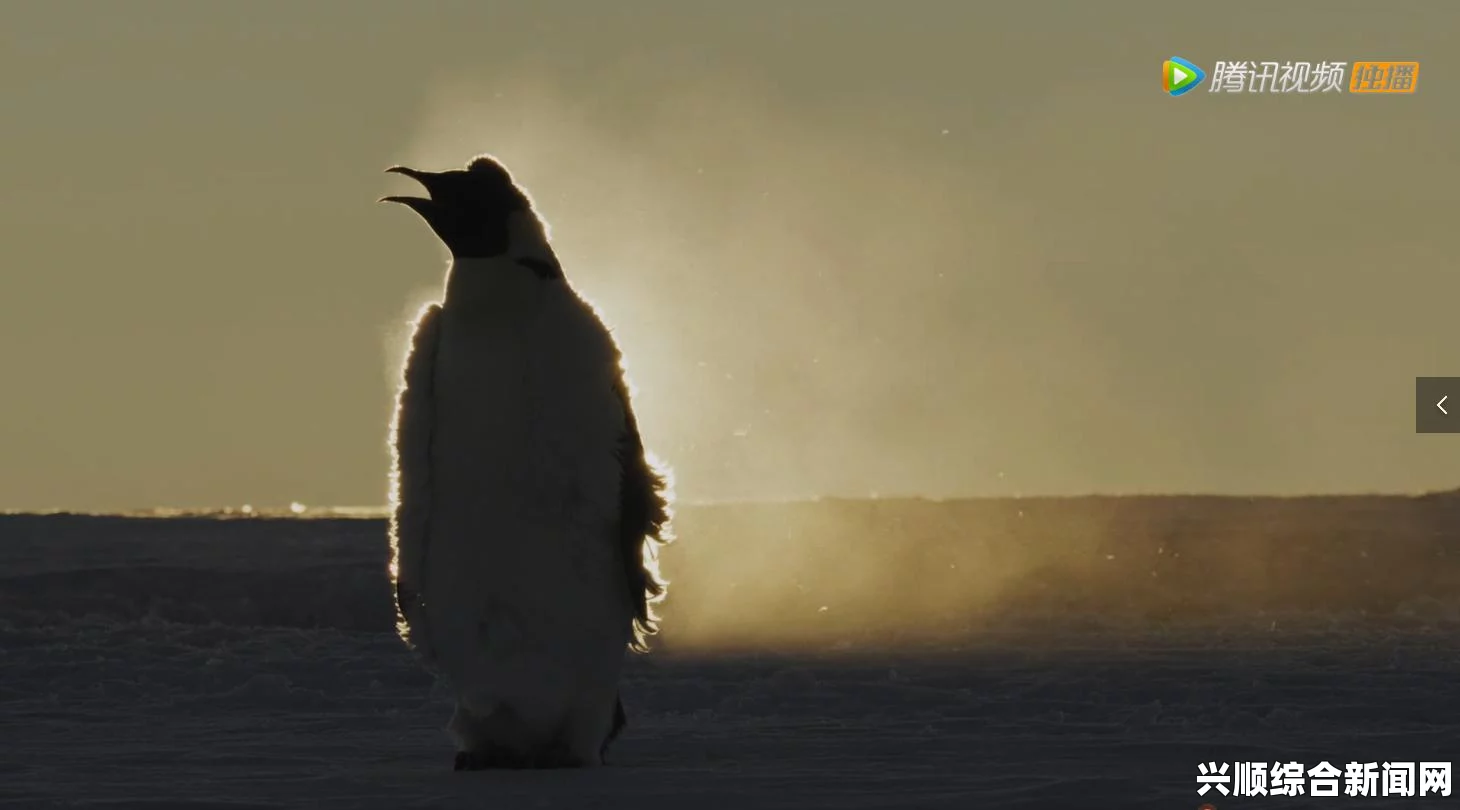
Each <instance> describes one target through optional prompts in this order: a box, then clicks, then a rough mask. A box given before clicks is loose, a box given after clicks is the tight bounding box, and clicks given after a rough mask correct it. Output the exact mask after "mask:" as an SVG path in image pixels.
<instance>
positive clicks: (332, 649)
mask: <svg viewBox="0 0 1460 810" xmlns="http://www.w3.org/2000/svg"><path fill="white" fill-rule="evenodd" d="M383 533H384V528H383V524H382V523H381V522H380V521H378V520H323V519H321V520H307V519H300V520H262V519H250V520H226V521H225V520H210V519H202V518H175V519H165V520H137V519H123V518H99V517H97V518H93V517H77V516H4V517H0V805H3V806H6V807H36V808H43V807H105V808H154V807H155V808H187V807H198V808H210V807H213V808H232V809H234V810H237V809H238V808H254V807H258V808H281V807H301V808H315V807H317V808H376V807H380V808H402V807H442V808H455V807H462V808H465V807H472V808H554V807H556V808H646V807H667V808H681V807H682V808H691V810H712V809H714V808H822V807H824V808H960V810H961V809H962V808H1050V810H1055V808H1066V807H1090V808H1097V809H1098V810H1105V808H1109V810H1115V808H1147V807H1148V808H1195V807H1197V806H1198V805H1199V804H1200V803H1201V802H1203V801H1211V802H1212V803H1213V804H1214V805H1215V806H1216V807H1218V808H1228V807H1274V808H1277V807H1313V806H1318V805H1319V804H1321V806H1325V807H1327V806H1334V805H1338V806H1347V805H1352V806H1354V807H1414V808H1424V807H1439V806H1448V805H1449V804H1450V803H1451V802H1454V801H1460V797H1455V798H1451V799H1433V800H1432V799H1426V798H1399V799H1384V798H1348V797H1339V798H1337V799H1325V800H1321V801H1318V800H1315V799H1313V798H1311V797H1303V798H1298V799H1277V798H1259V799H1234V798H1225V797H1220V796H1217V795H1215V794H1213V795H1209V796H1207V797H1198V796H1197V794H1196V778H1195V777H1196V773H1197V763H1198V762H1205V761H1209V760H1214V761H1219V762H1228V761H1233V760H1266V761H1271V760H1275V759H1282V760H1289V759H1291V760H1297V761H1300V762H1304V763H1306V764H1307V765H1308V766H1309V767H1311V766H1312V765H1314V764H1316V763H1317V762H1318V761H1320V760H1327V761H1330V762H1333V763H1335V764H1337V765H1338V767H1340V768H1342V767H1343V764H1344V763H1346V762H1348V761H1351V760H1358V761H1370V760H1372V761H1378V762H1384V761H1389V760H1401V761H1403V760H1408V761H1421V760H1423V761H1429V760H1440V761H1451V760H1460V756H1457V754H1460V719H1457V718H1460V711H1457V709H1460V687H1457V686H1456V685H1455V684H1456V683H1457V678H1456V676H1457V674H1460V638H1457V635H1456V630H1457V629H1460V624H1457V623H1456V622H1455V621H1454V619H1453V618H1452V617H1450V616H1449V614H1445V615H1436V616H1433V617H1431V618H1426V619H1422V620H1415V619H1411V620H1404V621H1401V620H1399V619H1398V618H1394V619H1376V618H1374V617H1354V616H1352V615H1348V614H1345V615H1347V616H1348V617H1347V618H1340V617H1335V616H1329V615H1321V614H1313V613H1312V612H1309V613H1306V614H1297V613H1294V614H1293V615H1281V616H1278V615H1275V614H1265V615H1264V617H1263V619H1262V621H1263V622H1266V623H1267V624H1264V625H1263V626H1262V627H1260V628H1258V629H1259V630H1260V631H1261V632H1245V633H1244V632H1233V631H1232V628H1231V622H1230V621H1229V620H1218V619H1203V620H1195V619H1193V620H1190V621H1187V622H1185V623H1183V624H1180V625H1178V626H1173V625H1171V624H1163V625H1159V626H1158V625H1156V624H1152V625H1151V626H1150V627H1149V628H1148V629H1147V630H1145V631H1141V632H1135V631H1133V630H1132V629H1131V626H1130V625H1129V624H1123V625H1119V626H1117V625H1113V624H1112V625H1110V626H1102V625H1101V624H1100V623H1099V622H1090V621H1087V622H1084V623H1083V624H1082V625H1079V626H1076V625H1071V628H1070V629H1069V630H1067V631H1064V632H1049V631H1047V630H1046V631H1044V632H1041V633H1040V634H1038V635H1037V637H1036V636H1035V635H1034V634H1030V633H1026V632H1024V631H1021V630H1018V629H1016V628H1015V627H1012V626H1011V627H1006V628H1005V629H1003V630H1000V631H997V632H995V631H992V630H989V629H987V628H984V629H981V630H978V631H969V632H970V633H974V632H976V633H977V634H978V637H977V638H971V637H970V638H962V639H959V638H951V637H945V638H942V639H940V640H938V641H936V642H932V643H925V644H923V645H921V646H920V647H913V646H904V647H903V648H902V649H897V650H890V651H883V652H876V651H875V650H874V649H873V648H871V647H867V646H859V647H858V648H857V649H859V650H860V651H858V652H853V651H851V650H848V649H846V647H847V646H848V645H846V644H840V645H837V644H830V643H828V644H825V645H820V646H816V645H807V646H806V647H805V649H804V650H802V651H800V652H785V651H781V652H776V653H771V652H761V653H751V652H741V653H736V654H732V653H726V652H722V653H716V652H713V651H710V650H706V649H702V648H683V647H680V648H676V647H675V645H674V644H672V643H671V642H672V640H673V637H672V635H668V634H667V636H666V643H665V645H664V646H665V649H664V650H663V651H661V652H656V653H655V654H653V655H650V656H648V657H636V658H634V659H633V660H632V662H631V669H630V674H629V676H628V680H627V683H626V686H625V703H626V705H627V707H628V711H629V715H630V726H629V729H628V731H627V732H626V736H625V737H624V738H623V740H622V741H621V742H620V743H619V744H618V745H617V746H616V747H615V748H614V749H613V751H612V760H613V763H612V765H611V767H608V768H605V769H600V770H595V771H579V772H529V773H507V772H495V773H470V774H458V773H453V772H452V771H451V769H450V763H451V756H452V751H451V748H450V744H449V742H448V741H447V739H446V737H445V735H444V733H443V732H442V730H441V727H442V725H443V724H444V723H445V721H446V719H447V717H448V715H449V705H448V702H447V700H446V698H445V696H444V694H443V693H442V691H441V690H440V689H437V688H434V687H433V684H432V682H431V680H430V678H429V677H428V676H427V675H426V674H425V673H424V672H423V671H422V670H421V669H420V668H419V667H418V666H417V665H416V663H415V662H414V660H413V659H412V658H411V657H410V655H409V654H408V653H407V651H406V650H405V649H404V647H403V646H402V645H401V644H400V642H399V641H398V640H397V639H396V637H395V636H394V634H393V633H392V632H391V629H390V621H391V614H390V603H389V596H388V590H387V587H386V584H385V579H384V574H383V570H382V560H383V554H384V549H383V544H384V541H383ZM681 534H684V532H681ZM686 542H688V541H686ZM692 581H693V577H692V576H690V574H689V573H688V572H686V573H685V576H684V577H682V578H681V579H680V580H679V582H680V583H681V587H686V588H688V587H690V586H689V585H688V584H684V583H685V582H691V583H692ZM673 618H674V615H673V613H672V612H671V613H670V615H669V617H668V619H669V621H670V622H671V623H672V622H673ZM1087 618H1088V617H1087ZM1223 621H1226V622H1227V623H1226V624H1223V623H1222V622H1223ZM838 647H841V648H842V649H840V650H838V649H837V648H838Z"/></svg>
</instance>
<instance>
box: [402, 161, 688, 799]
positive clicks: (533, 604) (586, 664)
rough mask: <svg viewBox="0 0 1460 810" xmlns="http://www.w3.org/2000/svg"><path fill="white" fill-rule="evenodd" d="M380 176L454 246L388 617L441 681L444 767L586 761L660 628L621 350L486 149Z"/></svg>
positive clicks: (424, 364)
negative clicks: (623, 684) (455, 163)
mask: <svg viewBox="0 0 1460 810" xmlns="http://www.w3.org/2000/svg"><path fill="white" fill-rule="evenodd" d="M386 171H388V172H394V173H396V174H401V175H405V176H406V177H409V178H411V179H412V180H414V181H416V182H417V183H419V184H420V185H421V186H422V187H423V188H424V189H425V191H426V193H427V196H425V197H405V196H392V197H383V198H381V202H392V203H400V204H402V205H404V206H406V207H408V208H410V209H412V210H413V211H415V213H416V214H417V215H419V216H420V218H421V219H422V220H425V222H426V224H427V225H428V226H429V227H430V228H431V230H432V231H433V232H434V233H435V234H436V236H437V237H439V238H440V240H441V241H442V242H443V243H445V245H446V248H447V250H448V251H450V254H451V260H450V264H449V267H448V269H447V272H446V280H445V289H444V293H443V295H442V297H441V300H440V301H438V302H435V303H431V304H429V305H427V306H425V307H424V308H423V309H422V310H421V312H420V315H419V316H418V318H417V320H416V323H415V329H414V333H413V335H412V337H411V343H410V346H409V349H408V354H407V358H406V360H405V363H404V366H403V369H402V380H401V386H400V389H399V391H398V393H397V397H396V410H395V418H394V423H393V425H392V429H391V438H390V444H391V447H392V456H393V465H392V471H391V488H390V489H391V510H392V511H391V521H390V543H391V552H392V560H391V566H390V573H391V578H392V580H393V582H394V585H395V601H396V608H397V611H398V622H397V627H398V630H399V632H400V634H401V637H402V639H404V640H405V642H406V643H407V645H408V646H409V647H411V648H412V649H413V650H414V651H415V652H416V654H417V656H418V657H419V658H420V659H421V661H422V662H423V663H424V664H425V666H426V667H427V668H428V669H430V670H432V671H433V672H435V673H436V674H437V675H439V676H441V677H443V678H444V680H445V681H447V682H448V683H449V685H450V687H451V689H452V691H453V693H454V695H455V698H456V709H455V713H454V714H453V716H452V718H451V721H450V723H449V724H448V725H447V731H448V733H449V734H450V736H451V737H452V738H453V739H454V740H455V742H456V747H457V754H456V762H455V768H456V770H481V769H486V768H556V767H592V766H598V765H602V764H604V760H605V755H606V752H607V750H608V747H609V744H610V743H612V742H613V740H614V739H615V738H616V737H617V736H618V734H619V732H620V731H621V730H622V729H623V728H624V726H625V724H626V722H627V718H626V716H625V713H624V708H623V702H622V701H621V700H620V697H619V681H620V678H621V675H622V670H623V665H624V658H625V655H626V652H627V651H634V652H646V651H647V644H648V639H649V637H650V636H652V635H654V634H655V633H657V631H658V617H657V616H656V614H655V606H656V605H657V603H658V602H659V601H660V600H661V599H662V598H663V595H664V590H665V582H664V581H663V580H662V579H661V578H660V576H659V573H658V565H657V560H658V549H659V546H660V545H661V544H663V543H665V542H668V541H669V539H670V534H669V526H670V517H671V515H670V494H669V491H668V485H667V475H668V471H667V469H661V468H660V467H659V466H658V465H657V463H655V462H653V461H652V460H651V458H650V457H649V456H648V454H647V452H646V450H645V447H644V442H643V440H642V439H641V437H640V435H639V427H638V423H637V421H636V419H635V417H634V410H633V405H632V402H631V400H630V394H629V388H628V384H627V381H626V379H625V376H624V371H623V365H622V358H621V355H620V352H619V349H618V347H617V345H616V343H615V341H614V339H613V336H612V335H611V334H610V332H609V330H608V328H607V327H606V326H605V325H604V324H603V323H602V321H601V320H600V319H599V317H598V316H597V314H596V313H595V311H594V309H593V307H592V306H590V305H589V304H588V303H587V302H586V301H585V300H584V299H583V298H581V297H580V296H579V295H578V294H577V293H576V292H575V291H574V289H573V287H572V286H571V285H570V284H569V283H568V280H567V279H566V277H565V276H564V275H563V270H562V265H561V264H560V263H559V261H558V258H557V256H556V254H555V253H554V251H553V248H552V245H551V243H550V241H549V239H548V230H547V227H546V224H545V223H544V222H543V221H542V220H541V219H539V217H538V215H537V213H536V211H535V208H534V205H533V202H532V200H531V198H530V197H529V196H528V194H527V193H526V192H525V191H524V190H523V189H522V188H521V187H520V186H519V185H518V184H517V183H516V182H515V181H514V179H513V177H512V175H511V174H510V173H509V172H508V170H507V169H506V168H505V167H504V166H503V165H502V164H501V163H500V162H498V161H497V160H496V159H494V158H492V157H490V156H485V155H483V156H480V157H477V158H475V159H473V160H472V161H471V162H470V163H469V164H467V166H466V168H465V169H457V170H450V171H439V172H433V171H420V170H416V169H411V168H406V167H403V166H395V167H392V168H390V169H387V170H386Z"/></svg>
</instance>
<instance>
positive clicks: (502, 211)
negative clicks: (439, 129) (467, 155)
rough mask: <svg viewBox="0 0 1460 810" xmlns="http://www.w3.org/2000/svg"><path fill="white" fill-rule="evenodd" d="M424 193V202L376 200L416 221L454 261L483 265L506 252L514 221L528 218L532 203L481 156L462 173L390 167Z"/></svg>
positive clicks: (500, 169) (503, 170) (498, 166)
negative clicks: (412, 215) (397, 205)
mask: <svg viewBox="0 0 1460 810" xmlns="http://www.w3.org/2000/svg"><path fill="white" fill-rule="evenodd" d="M386 171H387V172H391V173H394V174H403V175H405V176H406V177H409V178H411V179H412V180H415V181H416V182H417V183H420V184H421V186H422V187H423V188H425V190H426V193H427V194H428V195H429V196H427V197H399V196H394V197H381V198H380V202H392V203H400V204H401V205H404V206H406V207H408V208H410V209H411V210H412V211H415V212H416V213H417V214H418V215H420V217H421V219H424V220H425V221H426V224H427V225H429V226H430V227H431V230H432V231H434V232H435V233H436V236H438V237H440V239H441V241H442V242H443V243H445V245H446V247H447V249H448V250H450V251H451V255H452V257H453V258H457V259H485V258H491V257H493V256H499V255H501V254H502V253H504V252H506V251H507V248H508V247H509V245H510V241H511V221H512V219H513V217H514V216H515V215H528V216H530V215H531V212H532V201H531V200H530V199H528V197H527V194H526V193H524V192H523V191H522V189H521V188H518V186H517V183H516V182H514V181H513V180H512V174H511V173H510V172H508V171H507V168H506V167H505V166H503V165H502V164H501V163H499V162H498V161H497V160H496V159H495V158H492V157H490V156H488V155H482V156H480V157H477V158H476V159H474V160H472V162H471V163H469V164H467V167H466V168H465V169H453V170H451V171H444V172H426V171H421V170H419V169H411V168H407V167H405V166H392V167H390V168H389V169H386Z"/></svg>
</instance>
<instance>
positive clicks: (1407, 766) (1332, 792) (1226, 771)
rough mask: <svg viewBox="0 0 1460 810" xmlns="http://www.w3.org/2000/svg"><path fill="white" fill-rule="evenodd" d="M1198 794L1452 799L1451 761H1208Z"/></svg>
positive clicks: (1200, 771) (1199, 776)
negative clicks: (1311, 763)
mask: <svg viewBox="0 0 1460 810" xmlns="http://www.w3.org/2000/svg"><path fill="white" fill-rule="evenodd" d="M1196 771H1197V776H1196V785H1197V787H1196V795H1198V796H1206V795H1207V794H1209V793H1210V794H1212V795H1218V794H1220V795H1222V796H1248V797H1253V796H1312V797H1314V798H1322V797H1328V796H1335V797H1336V796H1340V795H1342V796H1350V797H1358V796H1449V795H1450V781H1451V774H1452V772H1453V767H1452V765H1451V763H1449V762H1384V763H1378V762H1350V763H1348V764H1346V765H1345V766H1344V767H1343V769H1342V770H1340V769H1339V768H1338V767H1336V766H1334V765H1333V764H1331V763H1328V762H1320V763H1318V764H1317V765H1314V766H1313V767H1311V768H1306V767H1304V765H1303V763H1301V762H1232V763H1228V762H1203V763H1201V764H1199V765H1197V767H1196Z"/></svg>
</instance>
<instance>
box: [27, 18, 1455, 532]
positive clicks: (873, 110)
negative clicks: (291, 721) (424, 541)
mask: <svg viewBox="0 0 1460 810" xmlns="http://www.w3.org/2000/svg"><path fill="white" fill-rule="evenodd" d="M1456 31H1460V3H1455V2H1452V1H1451V0H1431V1H1430V2H1418V1H1416V2H1407V3H1401V4H1395V3H1376V2H1362V3H1343V2H1285V3H1280V4H1279V3H1260V2H1245V3H1237V2H1229V3H1205V4H1202V3H1189V4H1181V3H1170V2H1159V3H1116V2H1106V3H1094V2H1088V1H1085V0H1081V1H1078V2H1077V1H1076V0H1070V1H1069V2H1060V3H1056V2H1032V0H1031V1H1027V2H1025V1H1021V2H1005V3H991V2H971V0H950V2H909V1H908V0H903V1H902V2H894V1H893V0H880V1H879V2H831V0H827V1H826V2H809V1H808V2H779V3H770V2H760V3H757V2H729V1H728V0H725V1H724V2H716V3H710V2H698V3H667V2H665V3H647V2H637V1H636V0H635V1H632V2H617V1H616V2H613V3H609V2H600V1H598V0H595V1H594V2H582V3H553V2H543V1H542V0H535V1H534V2H521V3H500V2H498V3H493V2H475V3H468V2H453V3H446V2H434V3H428V2H422V3H406V2H381V1H379V0H372V1H370V2H366V1H364V0H356V1H355V2H348V3H346V2H325V1H324V0H313V1H312V2H303V3H296V2H288V3H285V2H248V3H243V2H231V3H221V2H218V3H214V2H206V3H205V2H191V1H187V0H178V1H177V2H171V3H164V2H147V1H146V0H131V2H126V3H120V2H118V3H107V2H95V1H94V2H59V1H58V0H47V2H18V1H17V0H8V2H6V3H5V4H4V14H3V25H0V97H3V99H4V116H3V125H0V143H3V146H4V160H3V162H0V250H3V254H0V258H3V264H0V368H3V370H4V375H5V376H4V378H3V383H0V507H3V508H13V509H21V508H26V509H29V508H70V509H114V508H128V507H141V506H152V505H169V506H206V505H229V504H233V505H237V504H243V503H252V504H255V505H260V506H262V505H276V504H284V503H288V502H289V501H292V500H298V501H302V502H304V503H310V504H378V503H381V502H383V500H384V493H385V485H386V483H385V482H386V479H385V469H386V459H387V457H386V453H385V445H384V442H385V428H386V420H387V418H388V415H389V411H390V397H391V390H392V385H393V379H394V372H395V368H396V364H397V363H398V362H399V357H400V348H399V342H400V339H401V338H402V329H403V328H404V324H405V320H406V318H407V316H408V315H409V314H410V313H411V312H412V311H414V309H415V307H416V306H417V305H418V304H419V303H420V302H422V301H424V300H425V299H426V298H427V297H428V296H430V295H431V294H432V293H433V291H434V290H433V288H434V287H435V286H436V285H438V284H439V282H440V279H441V274H442V271H443V269H444V266H445V265H444V258H445V257H444V253H443V251H442V249H441V248H440V247H439V245H438V244H437V243H436V242H435V240H434V238H433V237H432V236H431V235H430V234H429V232H428V231H427V230H426V229H425V228H424V226H422V224H421V223H420V222H419V221H417V220H416V219H415V218H414V217H413V216H411V215H410V214H409V212H406V211H403V210H400V209H398V208H392V207H389V206H380V205H376V204H375V202H374V200H375V198H376V197H378V196H380V195H382V194H385V193H390V192H392V191H398V190H400V189H404V188H407V187H408V183H406V181H404V180H401V179H399V178H394V177H391V176H387V175H383V174H381V170H382V169H384V168H385V167H386V166H389V165H391V164H393V163H397V162H405V163H411V164H414V165H420V166H423V167H425V168H446V167H450V166H456V165H459V164H462V163H464V162H465V161H466V160H467V159H468V158H469V157H470V156H471V155H472V154H474V153H477V152H483V151H486V152H492V153H495V154H497V155H498V156H500V157H502V158H503V159H504V160H505V161H506V162H507V163H508V165H509V166H510V167H512V168H513V170H514V171H515V173H516V174H517V175H518V177H519V179H520V180H521V181H522V182H523V183H524V184H526V185H527V187H528V188H529V189H530V190H531V192H532V193H533V194H534V196H535V198H536V199H537V201H538V203H539V205H540V208H541V210H542V212H543V214H544V215H545V216H546V218H547V219H548V220H549V221H550V222H551V224H552V226H553V229H554V237H555V239H556V244H557V245H558V247H559V250H560V252H561V254H562V255H563V257H564V260H565V263H566V267H567V271H568V274H569V277H570V278H571V279H572V281H573V282H574V283H575V284H576V285H577V286H578V288H579V289H580V290H582V291H583V292H584V294H585V295H587V296H588V297H589V298H590V299H592V300H593V301H595V302H596V303H597V304H598V305H599V306H600V307H601V308H602V309H603V310H604V312H605V313H606V315H607V316H608V318H609V319H610V320H611V321H612V322H613V324H614V325H615V327H616V330H617V333H618V335H619V338H620V341H621V343H622V344H623V346H624V349H625V351H626V353H627V355H628V356H629V359H630V364H631V370H632V373H633V377H634V379H635V382H636V383H637V385H638V388H639V390H640V393H639V401H638V402H639V405H638V407H639V410H640V414H641V421H642V424H643V425H644V430H645V433H646V435H647V438H648V440H649V441H650V443H651V444H652V445H653V446H654V448H655V449H657V450H658V451H659V453H660V454H661V455H662V456H664V457H666V458H667V459H668V460H669V461H670V462H671V463H672V464H673V465H674V466H675V468H676V470H677V473H678V482H679V493H680V496H681V498H684V499H689V500H704V499H722V498H743V497H760V496H770V497H791V496H802V495H816V494H851V495H855V494H864V493H868V492H880V493H884V494H912V493H921V494H929V495H935V496H948V495H959V494H973V495H985V494H993V495H997V494H1010V493H1016V492H1022V493H1025V494H1036V493H1086V492H1131V491H1235V492H1244V493H1290V492H1312V491H1355V490H1386V491H1396V490H1398V491H1408V490H1416V489H1423V488H1441V487H1452V486H1457V485H1460V436H1417V435H1415V434H1414V433H1413V429H1414V417H1413V403H1412V398H1413V388H1414V384H1413V377H1414V376H1416V375H1460V310H1457V309H1456V307H1455V302H1456V300H1457V299H1460V263H1457V262H1460V228H1457V227H1456V224H1455V218H1456V214H1457V211H1460V199H1457V188H1460V158H1457V149H1456V132H1457V131H1460V71H1457V70H1455V69H1454V68H1453V65H1455V62H1454V60H1453V56H1454V54H1453V50H1454V49H1453V39H1454V32H1456ZM1447 45H1448V46H1451V47H1449V48H1448V50H1447V48H1446V46H1447ZM1173 55H1179V56H1183V57H1185V58H1188V59H1191V60H1193V61H1195V62H1196V63H1197V64H1199V65H1203V66H1204V67H1206V68H1207V69H1208V71H1210V69H1211V65H1212V63H1213V62H1214V61H1216V60H1239V59H1250V60H1300V61H1325V60H1333V61H1348V62H1352V61H1353V60H1356V59H1396V60H1404V59H1417V60H1420V61H1421V63H1422V69H1421V74H1420V83H1419V92H1418V93H1416V94H1415V95H1412V96H1351V95H1348V94H1347V93H1345V94H1342V95H1334V94H1329V95H1327V96H1322V97H1318V96H1293V95H1285V96H1264V95H1249V96H1226V95H1218V94H1208V93H1207V92H1206V88H1205V87H1202V88H1198V89H1197V90H1196V91H1195V92H1193V93H1191V94H1189V95H1187V96H1184V97H1181V98H1175V99H1173V98H1169V97H1167V96H1165V95H1164V94H1163V93H1162V92H1161V87H1160V79H1159V70H1160V65H1161V62H1162V60H1164V59H1166V58H1168V57H1170V56H1173Z"/></svg>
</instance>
